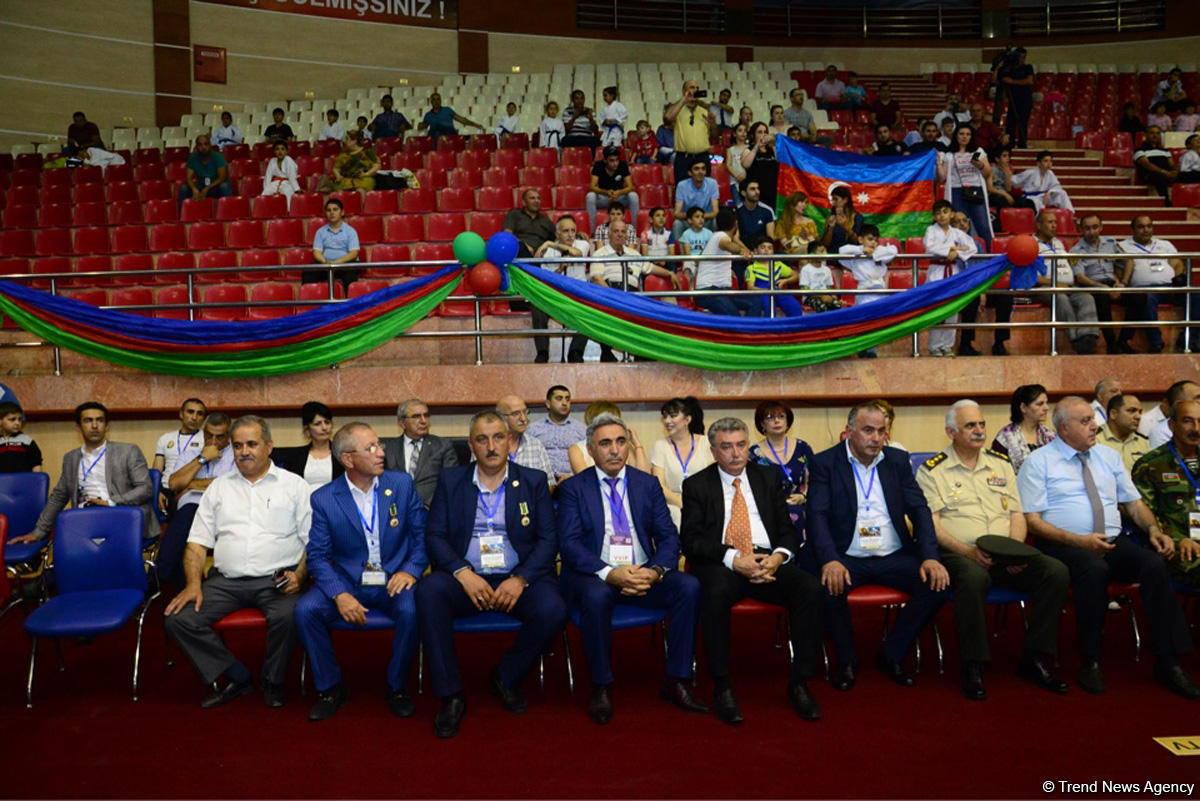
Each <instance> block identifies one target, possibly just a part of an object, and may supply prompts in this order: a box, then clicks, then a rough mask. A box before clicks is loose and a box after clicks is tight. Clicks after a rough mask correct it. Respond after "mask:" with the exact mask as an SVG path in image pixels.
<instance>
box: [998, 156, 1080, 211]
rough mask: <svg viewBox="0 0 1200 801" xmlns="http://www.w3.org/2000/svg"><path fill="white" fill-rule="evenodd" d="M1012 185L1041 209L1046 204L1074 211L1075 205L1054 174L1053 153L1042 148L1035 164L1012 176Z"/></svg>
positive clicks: (1036, 207) (1035, 206)
mask: <svg viewBox="0 0 1200 801" xmlns="http://www.w3.org/2000/svg"><path fill="white" fill-rule="evenodd" d="M1013 185H1014V186H1017V187H1020V189H1021V191H1022V193H1024V197H1027V198H1029V199H1030V200H1032V201H1033V206H1034V208H1035V209H1037V210H1038V211H1041V210H1042V209H1043V208H1045V207H1047V206H1052V207H1054V208H1059V209H1067V210H1069V211H1075V205H1074V204H1073V203H1071V198H1070V196H1069V195H1068V194H1067V190H1066V189H1063V185H1062V184H1061V183H1059V181H1058V176H1057V175H1055V174H1054V154H1053V153H1051V152H1050V151H1049V150H1042V151H1040V152H1039V153H1038V156H1037V166H1035V167H1030V168H1029V169H1027V170H1025V171H1024V172H1021V173H1020V174H1018V175H1017V176H1015V177H1014V178H1013Z"/></svg>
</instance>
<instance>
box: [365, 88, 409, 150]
mask: <svg viewBox="0 0 1200 801" xmlns="http://www.w3.org/2000/svg"><path fill="white" fill-rule="evenodd" d="M379 103H380V105H382V106H383V111H381V112H379V113H378V114H376V115H375V119H374V120H372V121H371V124H370V126H368V127H369V128H370V130H371V135H372V136H374V137H375V138H376V139H389V138H392V137H403V136H404V134H405V133H407V132H408V131H411V130H412V123H410V122H409V121H408V118H407V117H405V116H404V115H403V114H401V113H400V112H399V111H395V110H393V109H392V106H393V105H394V104H395V101H394V100H393V99H392V96H391V95H384V96H383V97H382V98H381V99H380V101H379Z"/></svg>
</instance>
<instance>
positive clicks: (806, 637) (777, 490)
mask: <svg viewBox="0 0 1200 801" xmlns="http://www.w3.org/2000/svg"><path fill="white" fill-rule="evenodd" d="M708 444H709V446H710V448H711V449H712V455H713V459H714V460H716V463H715V464H712V465H709V466H708V467H706V468H704V469H703V470H701V471H700V472H699V473H696V474H695V475H693V476H689V477H688V478H687V480H685V481H684V482H683V517H682V525H681V526H680V527H679V529H680V532H681V534H680V538H681V539H682V541H683V553H684V555H685V556H687V559H688V565H689V569H690V570H691V571H692V574H693V575H695V576H696V578H697V579H699V580H700V628H701V629H702V630H703V631H704V653H705V655H706V656H707V657H708V670H709V672H710V673H711V674H712V677H713V685H714V686H713V711H714V712H715V713H716V715H717V717H718V718H719V719H720V720H721V721H722V722H723V723H728V724H730V725H734V724H738V723H741V722H742V711H741V709H740V708H739V707H738V703H737V697H736V696H735V695H734V693H733V684H732V683H731V682H730V680H729V651H730V648H729V622H730V621H729V618H730V610H731V609H732V608H733V605H734V604H736V603H737V602H738V601H740V600H742V599H743V598H753V599H755V600H757V601H762V602H764V603H769V604H776V605H778V606H782V607H784V608H785V609H786V610H787V613H788V622H789V625H790V631H791V640H792V653H793V658H792V668H791V676H790V677H789V679H788V687H787V696H788V701H789V702H790V703H791V705H792V709H793V710H795V712H796V714H797V715H799V716H800V717H802V718H804V719H805V720H809V721H815V720H819V719H820V717H821V712H820V710H819V709H818V708H817V702H816V701H815V700H813V697H812V695H811V694H810V693H809V691H808V685H807V683H806V682H807V679H808V677H809V676H811V675H812V673H813V668H814V666H815V661H816V649H817V643H818V642H819V640H818V635H819V633H820V623H819V621H820V609H821V600H820V599H821V588H820V586H818V584H817V580H816V579H815V578H813V577H812V576H811V575H810V574H809V573H806V572H804V571H803V570H801V569H800V568H799V566H798V565H797V564H796V557H797V555H798V554H799V552H800V546H801V543H800V540H799V537H797V535H796V527H795V526H794V525H793V524H792V518H791V515H790V514H789V513H788V509H787V498H786V497H785V496H784V494H783V485H782V484H780V483H779V479H778V477H777V476H776V474H775V473H774V472H772V471H771V470H770V469H768V468H766V467H763V466H761V465H757V464H753V463H751V462H750V459H749V456H750V432H749V429H747V428H746V424H745V423H743V422H742V421H741V420H738V419H737V418H734V417H723V418H721V419H720V420H718V421H716V422H715V423H713V424H712V425H711V426H709V428H708Z"/></svg>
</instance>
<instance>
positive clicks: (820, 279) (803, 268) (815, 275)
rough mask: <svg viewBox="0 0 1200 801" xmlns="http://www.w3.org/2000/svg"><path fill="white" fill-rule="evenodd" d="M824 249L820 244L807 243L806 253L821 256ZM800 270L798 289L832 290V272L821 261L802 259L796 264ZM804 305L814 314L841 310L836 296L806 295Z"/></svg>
mask: <svg viewBox="0 0 1200 801" xmlns="http://www.w3.org/2000/svg"><path fill="white" fill-rule="evenodd" d="M824 252H825V248H824V247H822V245H821V243H820V242H809V243H808V253H809V254H812V255H818V254H823V253H824ZM796 265H797V266H798V267H799V268H800V278H799V284H798V286H799V288H800V289H809V290H813V291H820V290H830V289H833V288H834V286H835V284H834V283H833V270H831V269H830V268H829V264H828V263H826V262H825V261H823V260H822V259H804V260H803V261H798V262H796ZM804 303H807V304H808V306H809V307H810V308H811V309H812V310H813V311H815V312H824V311H833V310H834V309H840V308H842V305H843V304H842V301H841V300H840V299H838V297H837V296H836V295H807V296H805V298H804Z"/></svg>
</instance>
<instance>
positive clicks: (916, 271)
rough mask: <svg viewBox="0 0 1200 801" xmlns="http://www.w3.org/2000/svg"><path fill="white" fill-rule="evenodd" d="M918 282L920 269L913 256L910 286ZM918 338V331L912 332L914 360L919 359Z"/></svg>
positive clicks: (919, 346)
mask: <svg viewBox="0 0 1200 801" xmlns="http://www.w3.org/2000/svg"><path fill="white" fill-rule="evenodd" d="M920 281H921V269H920V267H918V266H917V257H916V256H913V257H912V285H913V286H914V287H915V286H916V285H917V284H918V283H920ZM920 336H921V332H920V331H913V335H912V342H913V358H914V359H917V358H920V356H921V340H920V339H919V337H920Z"/></svg>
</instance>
